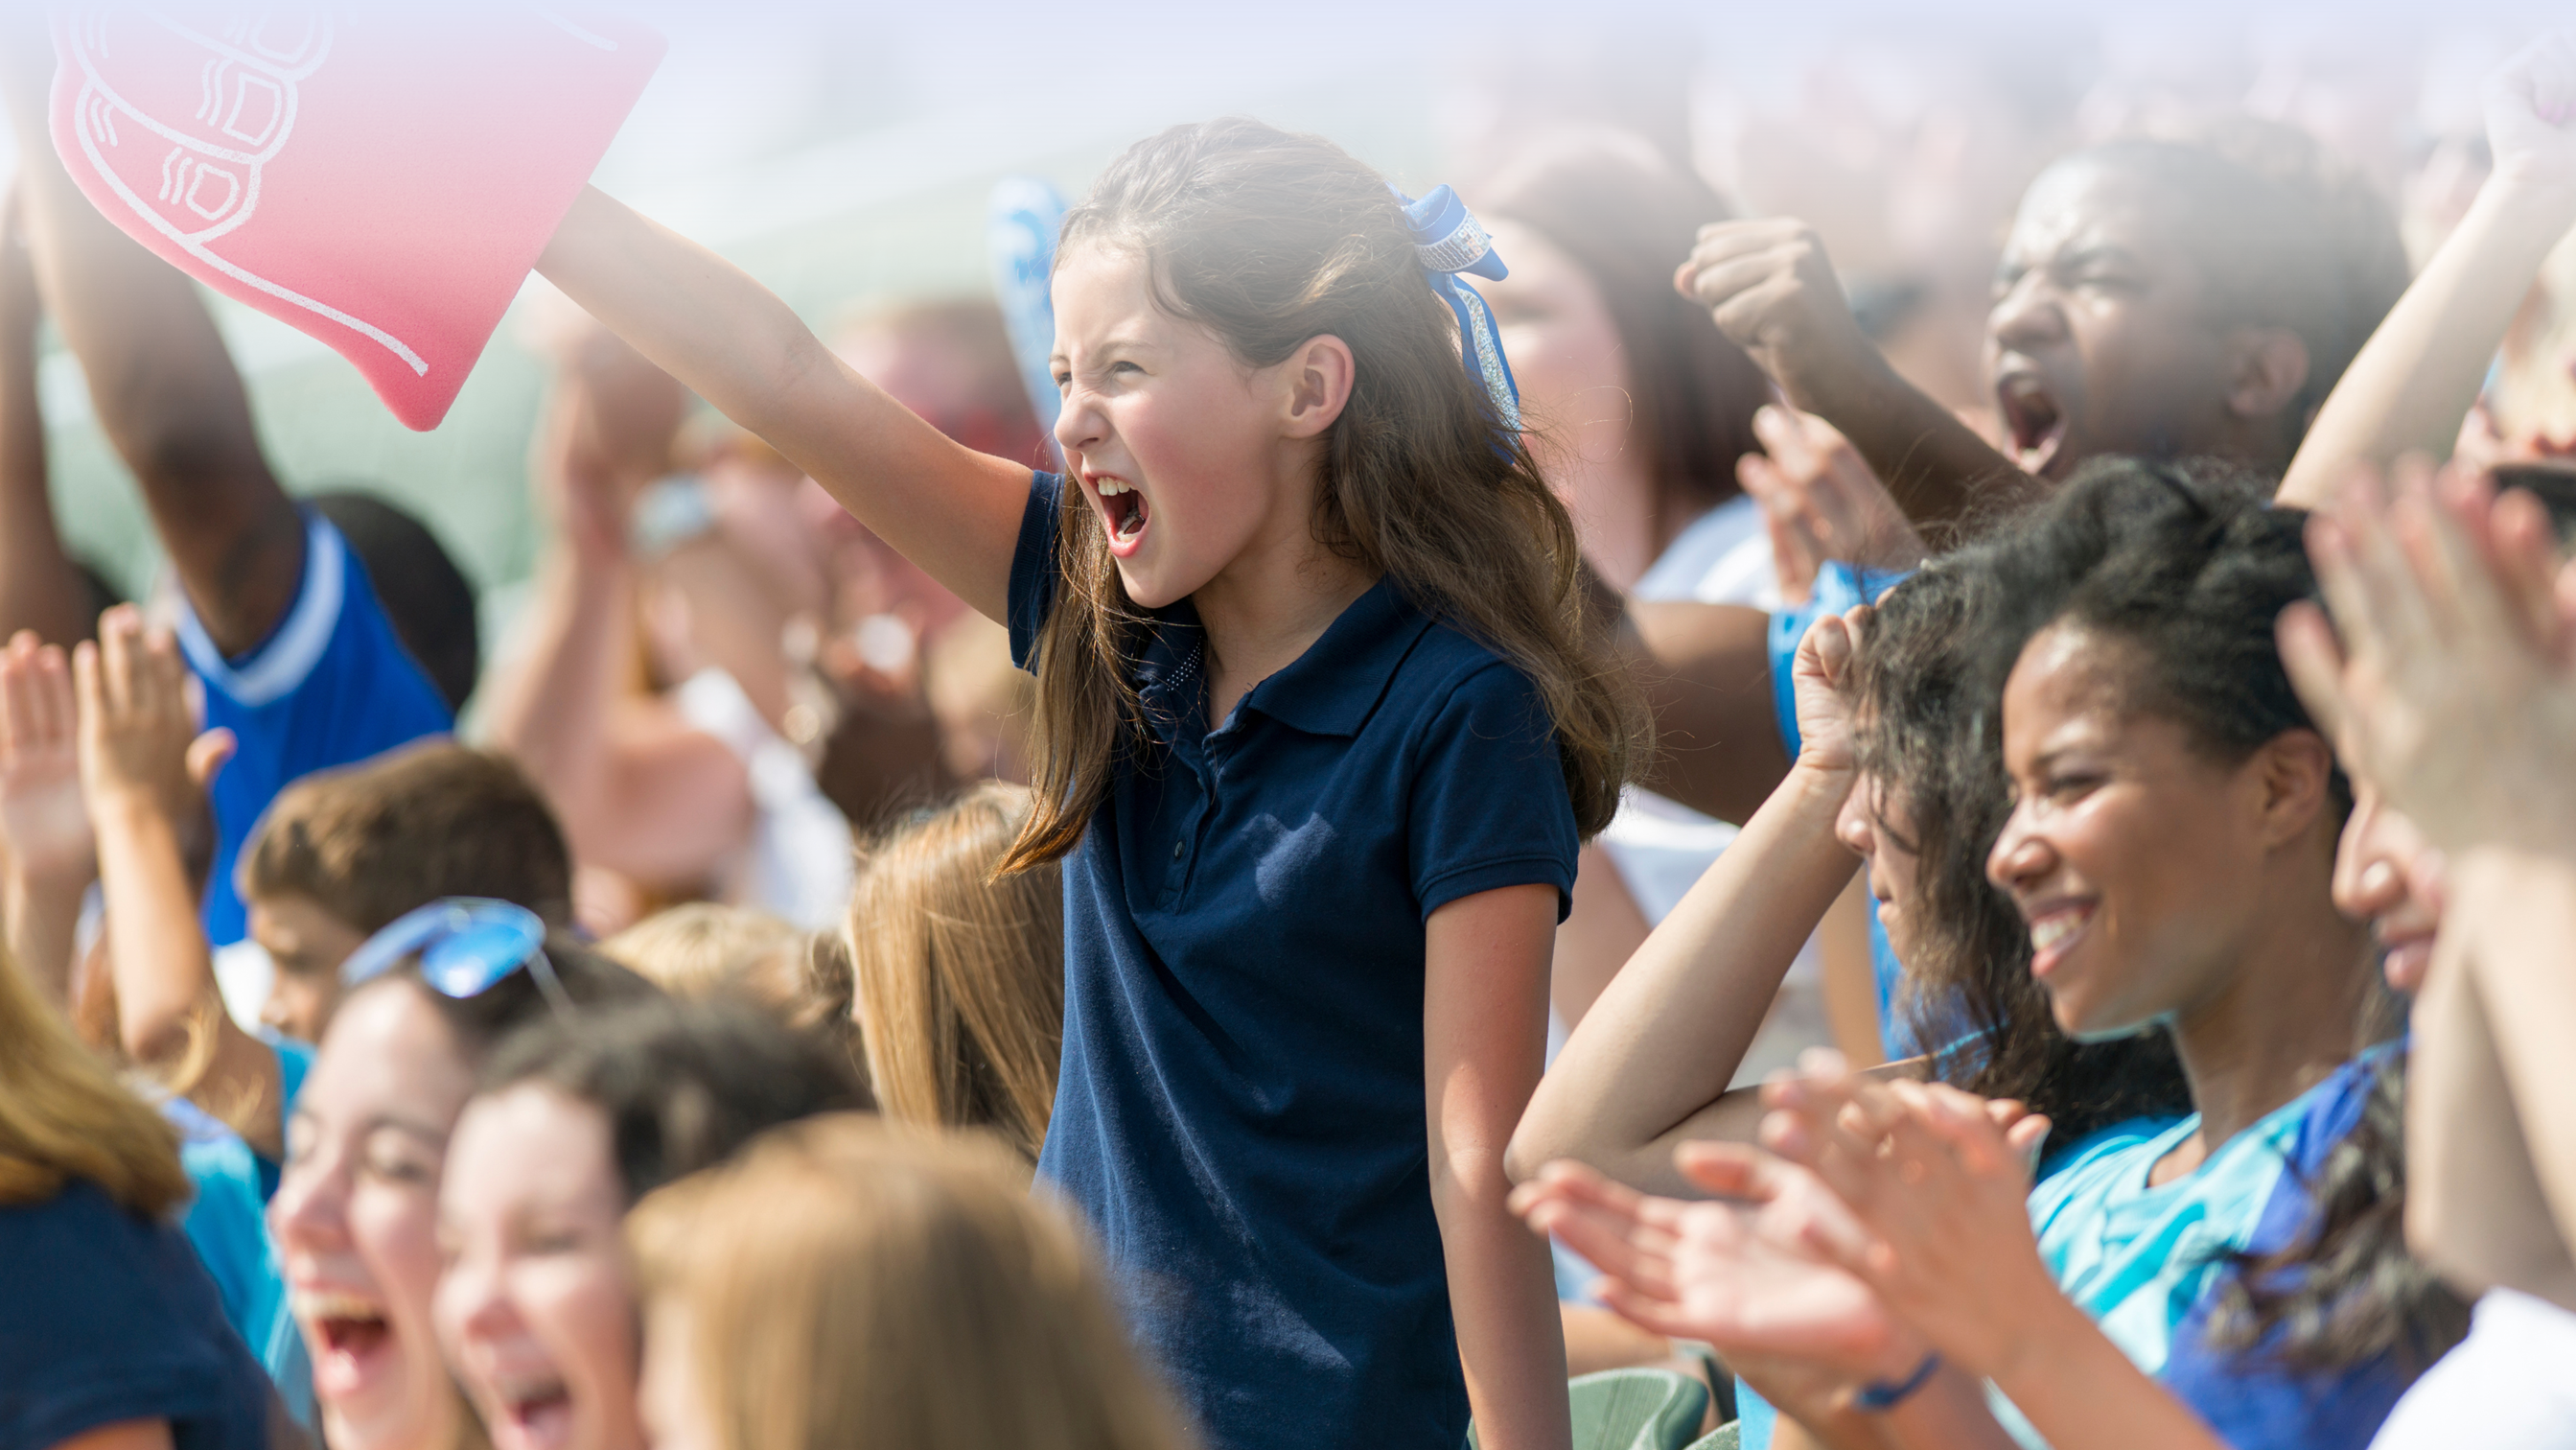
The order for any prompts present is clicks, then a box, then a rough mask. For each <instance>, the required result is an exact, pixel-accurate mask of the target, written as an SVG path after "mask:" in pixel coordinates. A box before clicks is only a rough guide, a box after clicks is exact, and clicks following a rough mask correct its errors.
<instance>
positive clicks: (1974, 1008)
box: [1856, 555, 2191, 1143]
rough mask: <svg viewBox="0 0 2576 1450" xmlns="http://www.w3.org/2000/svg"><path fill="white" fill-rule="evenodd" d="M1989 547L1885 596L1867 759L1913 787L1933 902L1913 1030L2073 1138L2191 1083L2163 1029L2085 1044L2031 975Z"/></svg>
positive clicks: (1956, 1070) (1913, 988) (1921, 873)
mask: <svg viewBox="0 0 2576 1450" xmlns="http://www.w3.org/2000/svg"><path fill="white" fill-rule="evenodd" d="M1980 563H1981V561H1980V560H1979V559H1978V558H1977V557H1976V556H1974V555H1969V556H1967V557H1953V558H1951V559H1947V560H1943V561H1940V562H1936V563H1934V564H1931V565H1929V566H1927V567H1925V568H1924V569H1923V570H1922V571H1921V572H1920V573H1917V574H1915V575H1914V576H1913V577H1912V578H1910V579H1907V580H1906V581H1905V582H1904V583H1902V584H1899V585H1897V586H1896V588H1894V589H1893V590H1891V591H1889V592H1888V594H1887V595H1886V597H1884V598H1883V599H1881V600H1880V601H1879V605H1878V609H1877V610H1876V612H1875V614H1874V615H1873V617H1872V619H1871V621H1870V627H1869V631H1868V634H1867V638H1866V641H1865V644H1864V647H1863V648H1862V650H1861V652H1860V655H1859V657H1858V659H1857V661H1856V664H1857V666H1858V675H1857V687H1858V697H1859V703H1860V723H1861V729H1860V732H1859V749H1860V759H1861V764H1862V765H1863V766H1864V767H1865V768H1866V770H1867V771H1868V773H1869V775H1870V777H1871V778H1872V779H1873V780H1875V781H1879V782H1884V783H1887V785H1888V786H1889V787H1890V788H1893V789H1895V790H1899V791H1901V792H1902V793H1903V796H1904V799H1905V802H1906V807H1907V809H1906V811H1905V814H1906V816H1907V818H1908V820H1907V823H1906V825H1905V827H1904V829H1903V830H1901V831H1900V830H1898V829H1896V828H1894V826H1893V825H1892V823H1889V822H1885V821H1882V822H1881V823H1880V825H1879V827H1878V829H1879V831H1880V832H1881V834H1883V835H1885V836H1887V837H1889V838H1890V839H1892V840H1894V841H1895V842H1896V843H1897V844H1898V845H1900V846H1902V847H1903V848H1905V849H1906V850H1908V851H1909V852H1911V853H1912V854H1913V855H1914V857H1915V880H1916V893H1917V896H1918V898H1919V900H1920V901H1921V903H1922V905H1921V907H1920V910H1919V912H1918V928H1917V930H1916V932H1915V934H1914V940H1913V941H1912V942H1910V943H1909V944H1908V953H1907V958H1906V963H1905V982H1904V988H1903V992H1902V995H1901V996H1900V998H1899V1001H1898V1005H1899V1010H1900V1011H1901V1013H1902V1014H1903V1017H1904V1021H1905V1024H1906V1028H1907V1030H1908V1031H1909V1032H1910V1034H1911V1035H1912V1037H1913V1039H1914V1040H1915V1041H1916V1042H1917V1043H1919V1044H1921V1045H1923V1046H1924V1047H1925V1048H1927V1049H1929V1050H1930V1051H1931V1052H1932V1053H1933V1061H1934V1071H1935V1072H1936V1074H1937V1075H1938V1076H1939V1077H1940V1078H1941V1079H1942V1080H1943V1081H1945V1082H1948V1083H1950V1084H1952V1085H1953V1086H1956V1087H1960V1088H1964V1089H1966V1090H1967V1091H1969V1092H1973V1093H1976V1094H1978V1095H1979V1096H1982V1097H1989V1098H2018V1099H2020V1100H2021V1101H2023V1102H2025V1103H2027V1104H2029V1105H2030V1107H2031V1109H2032V1110H2033V1111H2035V1112H2041V1113H2046V1114H2047V1115H2048V1117H2049V1119H2050V1120H2051V1122H2052V1123H2053V1124H2054V1128H2053V1130H2052V1137H2053V1139H2054V1140H2055V1141H2057V1142H2059V1143H2070V1142H2074V1141H2076V1140H2078V1139H2081V1138H2083V1137H2084V1136H2085V1135H2087V1134H2090V1133H2092V1132H2094V1131H2095V1130H2097V1129H2100V1128H2105V1127H2108V1126H2110V1125H2111V1124H2113V1123H2118V1122H2123V1121H2126V1120H2128V1119H2131V1118H2138V1117H2148V1116H2157V1115H2165V1116H2180V1115H2181V1114H2184V1113H2187V1112H2189V1111H2191V1092H2190V1088H2189V1087H2188V1085H2187V1084H2186V1083H2185V1082H2184V1081H2183V1075H2182V1064H2181V1063H2180V1062H2179V1061H2178V1060H2177V1059H2176V1058H2175V1057H2174V1050H2173V1041H2172V1039H2171V1038H2170V1037H2169V1036H2167V1035H2166V1033H2165V1032H2164V1031H2163V1030H2162V1029H2161V1028H2159V1029H2157V1030H2155V1031H2153V1032H2150V1033H2145V1034H2141V1035H2139V1036H2135V1037H2127V1038H2121V1039H2119V1040H2117V1041H2111V1042H2096V1043H2078V1042H2076V1041H2075V1040H2074V1039H2072V1038H2070V1037H2068V1036H2067V1035H2066V1034H2065V1032H2063V1031H2061V1030H2060V1029H2059V1028H2058V1025H2057V1021H2056V1019H2055V1018H2054V1017H2053V1016H2051V1015H2050V1013H2049V1009H2048V998H2047V995H2046V994H2045V993H2044V992H2042V991H2041V990H2040V986H2039V984H2038V983H2037V982H2036V981H2034V980H2032V978H2031V974H2030V959H2031V948H2030V930H2029V928H2028V927H2027V926H2026V925H2024V923H2023V922H2022V919H2021V913H2020V912H2018V911H2017V910H2015V909H2014V908H2013V905H2012V903H2011V902H2010V901H2009V900H2007V899H2006V898H2005V896H2004V894H2003V893H2002V892H2000V891H1998V890H1996V889H1995V886H1994V883H1992V882H1990V881H1988V880H1987V879H1986V854H1987V853H1988V852H1989V851H1991V850H1992V849H1993V848H1994V843H1995V838H1996V837H1997V836H1999V835H2000V834H2002V832H2003V825H2004V818H2005V817H2006V815H2008V814H2009V813H2010V802H2009V801H2008V800H2007V798H2006V794H2005V791H2004V788H2003V760H2002V754H2001V749H2000V746H1999V744H1998V741H1997V737H1996V734H1995V732H1994V731H1993V730H1991V729H1989V728H1987V726H1988V722H1989V721H1990V720H1991V718H1992V716H1993V713H1994V712H1993V710H1992V708H1991V705H1990V703H1989V702H1988V701H1986V700H1984V699H1982V698H1980V697H1979V695H1978V694H1977V691H1976V683H1975V672H1974V670H1973V668H1972V663H1973V659H1974V656H1975V653H1976V651H1977V649H1978V648H1979V643H1980V640H1981V638H1982V637H1983V635H1984V633H1985V631H1986V630H1987V629H1988V628H1990V627H1991V616H1992V615H1994V614H1995V613H1996V607H1995V606H1996V600H1995V595H1994V585H1993V580H1992V577H1991V575H1990V573H1989V572H1988V571H1986V570H1985V569H1983V568H1981V567H1980Z"/></svg>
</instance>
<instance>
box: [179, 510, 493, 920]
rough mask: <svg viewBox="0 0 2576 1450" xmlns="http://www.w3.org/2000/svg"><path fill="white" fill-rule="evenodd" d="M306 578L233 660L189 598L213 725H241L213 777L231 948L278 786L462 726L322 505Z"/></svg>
mask: <svg viewBox="0 0 2576 1450" xmlns="http://www.w3.org/2000/svg"><path fill="white" fill-rule="evenodd" d="M304 529H305V532H304V578H303V579H302V580H301V581H300V582H299V583H298V585H297V586H296V592H295V603H294V604H293V605H292V606H290V607H289V608H288V609H287V611H286V617H285V618H284V619H282V620H280V621H279V622H278V625H277V628H276V629H274V630H272V631H270V633H269V636H268V638H267V639H265V640H263V641H261V642H260V644H259V646H258V647H257V648H255V649H253V650H252V651H251V652H250V653H249V654H246V655H242V656H239V657H237V658H229V659H228V658H226V657H225V656H224V654H223V652H222V651H221V650H218V649H217V648H216V647H215V642H214V639H213V638H212V637H211V636H209V635H208V634H207V633H206V629H205V626H204V625H203V624H202V623H200V622H199V621H198V619H197V615H196V611H195V610H194V609H193V608H190V607H188V605H187V604H186V602H185V601H184V600H183V601H182V602H181V606H180V613H179V646H180V649H181V651H182V652H183V653H184V654H185V655H186V656H187V659H188V668H189V669H190V670H192V671H194V672H195V673H196V676H197V678H198V679H200V680H202V681H204V682H205V687H206V728H208V729H210V730H211V729H216V728H219V727H220V728H222V729H227V730H230V731H232V732H233V737H234V739H235V741H236V742H237V744H236V747H235V749H234V751H233V758H232V759H231V760H230V761H227V762H226V763H225V765H224V768H223V769H222V770H221V771H219V772H217V773H216V775H215V784H214V789H213V790H212V791H211V792H210V794H211V796H212V797H213V805H214V813H215V865H214V875H213V878H212V879H211V880H209V881H208V882H207V883H206V904H205V923H206V937H207V939H208V940H209V941H211V942H213V943H214V944H215V945H216V946H218V947H222V946H229V945H231V944H232V943H234V942H237V941H239V940H241V939H242V936H243V934H244V933H245V931H246V930H247V929H248V927H247V922H246V920H245V913H244V910H243V906H242V900H241V895H240V893H239V891H238V889H237V888H236V885H235V882H234V880H233V866H234V863H235V862H237V861H238V860H239V859H240V858H241V849H242V846H243V844H244V843H245V842H247V841H248V840H249V839H250V833H251V831H252V829H253V828H254V827H255V826H256V825H257V824H258V822H259V817H260V813H261V812H263V811H265V810H267V809H268V803H269V802H270V801H271V800H273V799H275V798H276V796H277V793H278V792H279V791H281V790H284V789H285V788H286V787H287V786H289V785H292V784H293V783H295V782H296V781H297V780H299V779H301V778H303V777H304V776H307V775H310V774H312V773H313V772H315V771H317V770H328V769H330V768H331V767H333V766H337V765H351V764H355V763H356V762H358V761H361V760H366V759H368V758H370V757H372V756H377V755H381V754H383V753H384V752H386V751H388V750H391V749H393V748H395V747H396V746H399V745H408V744H410V743H411V742H413V741H415V740H419V739H423V738H425V737H428V736H433V735H443V734H445V733H447V732H448V731H449V730H451V729H453V728H455V724H456V720H455V716H454V715H453V713H451V712H450V711H449V710H448V708H447V700H446V697H444V696H442V695H441V694H439V692H438V686H437V685H435V684H433V683H431V681H430V678H429V674H428V672H427V671H425V670H423V669H422V668H421V667H420V664H419V662H418V661H416V660H414V659H413V658H412V657H411V653H410V651H408V650H406V649H404V648H403V643H402V640H401V639H400V638H399V637H398V636H397V635H396V634H395V633H394V627H393V622H392V621H391V620H388V619H387V618H385V611H384V606H383V605H382V604H381V603H379V602H378V601H377V599H376V589H375V585H374V584H373V583H372V582H370V581H369V580H368V578H367V569H366V566H365V565H364V564H362V563H360V562H359V561H358V556H357V555H356V553H354V552H353V551H352V550H351V549H350V548H349V546H348V542H347V541H346V540H345V539H343V538H341V536H340V531H339V530H338V529H336V528H333V527H332V526H331V523H330V521H329V520H327V519H325V518H323V517H322V516H321V515H320V514H316V513H307V514H306V515H305V520H304Z"/></svg>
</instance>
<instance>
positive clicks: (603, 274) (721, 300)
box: [537, 188, 1029, 620]
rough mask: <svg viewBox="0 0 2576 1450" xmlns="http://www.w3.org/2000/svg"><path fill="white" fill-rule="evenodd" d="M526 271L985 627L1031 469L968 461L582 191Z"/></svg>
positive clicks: (767, 304)
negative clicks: (775, 456)
mask: <svg viewBox="0 0 2576 1450" xmlns="http://www.w3.org/2000/svg"><path fill="white" fill-rule="evenodd" d="M537 270H538V271H540V272H542V273H544V274H545V276H546V278H547V279H548V280H550V281H552V282H553V283H554V284H555V285H556V286H558V287H561V288H562V289H563V290H564V291H565V293H566V294H568V295H569V296H571V298H572V300H573V301H575V302H577V303H579V304H581V306H582V307H583V308H584V309H585V310H587V311H588V312H589V313H590V314H591V316H593V317H596V318H598V319H599V320H600V321H601V322H602V323H605V324H606V325H607V326H608V328H609V329H610V330H611V331H613V332H615V333H617V335H619V336H620V337H623V338H625V339H626V340H627V341H628V342H629V343H632V344H633V345H634V346H635V348H636V350H637V351H639V352H641V353H643V354H644V355H645V356H646V357H648V358H650V359H652V360H653V361H654V362H655V363H656V364H658V365H659V366H660V367H661V368H662V369H663V370H664V371H665V372H668V373H670V374H671V375H672V376H673V377H675V378H678V379H679V380H680V381H681V382H683V383H685V384H687V385H688V386H689V387H690V388H692V389H694V390H696V392H697V394H698V396H700V397H702V398H704V399H706V400H707V401H708V402H710V403H713V404H714V405H715V406H716V407H717V408H718V409H719V410H721V411H722V412H723V413H724V415H725V416H726V417H729V418H731V419H733V420H734V421H735V422H737V423H740V424H741V425H742V426H744V427H745V428H748V429H750V430H751V431H752V432H754V433H757V434H759V435H760V436H761V437H762V438H765V439H767V440H768V441H769V444H770V446H771V447H774V448H776V449H777V450H778V451H779V452H780V453H782V454H784V455H786V457H787V458H788V460H789V461H791V462H793V463H794V464H795V465H796V466H797V467H799V468H802V469H804V470H805V471H806V472H807V473H809V474H811V475H813V477H814V481H815V482H817V483H820V484H821V485H823V487H824V489H825V490H827V491H828V492H829V493H830V494H831V495H832V497H834V498H835V499H838V500H839V501H840V503H841V506H842V507H843V508H846V509H848V510H849V511H850V512H851V513H852V514H853V515H855V516H856V517H857V518H858V520H859V522H861V523H863V524H865V525H867V526H868V527H869V528H870V529H872V530H874V531H875V532H876V533H877V535H878V536H879V537H881V538H883V539H884V540H885V541H886V542H888V543H890V544H892V545H894V547H895V548H896V549H897V550H899V551H901V552H902V553H903V555H904V556H905V557H906V558H909V559H911V560H912V561H913V562H914V563H916V564H919V565H920V566H921V567H922V568H924V569H926V570H928V571H929V572H930V575H931V577H933V578H935V579H937V580H938V581H939V582H940V583H942V584H944V585H946V586H947V587H948V588H949V589H950V590H952V591H954V592H955V593H956V594H957V596H958V597H959V598H961V599H964V600H965V601H966V602H967V603H969V604H971V605H973V606H975V608H976V609H978V610H981V611H982V612H983V613H984V614H986V615H988V616H990V617H991V618H993V619H996V620H999V619H1003V618H1004V617H1005V616H1006V614H1007V612H1008V604H1009V594H1010V578H1011V554H1012V551H1013V548H1014V547H1015V545H1016V543H1017V541H1018V538H1019V528H1020V516H1021V513H1022V511H1023V509H1024V508H1025V506H1026V504H1027V502H1028V496H1029V465H1028V464H1027V463H1026V462H1016V463H1015V462H1011V461H1009V460H1006V459H1000V458H994V457H991V456H989V455H986V454H982V453H977V452H975V451H974V450H973V449H971V448H967V447H965V446H964V445H962V444H959V443H955V442H952V441H950V440H949V439H948V438H947V437H945V436H944V435H942V434H941V433H940V432H939V431H938V430H937V429H935V428H933V427H931V426H930V425H929V424H928V423H925V422H923V421H922V420H921V419H920V418H919V417H917V416H915V415H914V414H913V413H912V412H911V411H910V410H908V409H906V408H905V407H904V406H903V405H902V404H900V403H897V402H896V401H895V400H894V399H892V398H889V397H887V396H886V395H885V394H884V393H883V392H881V391H879V390H878V389H877V387H876V385H875V384H873V383H870V382H869V381H868V380H867V379H865V378H863V377H860V376H859V375H858V374H857V373H856V372H854V371H852V370H851V368H850V366H849V365H848V364H847V363H844V362H842V361H841V360H840V359H839V358H838V357H835V356H834V355H833V354H832V351H831V349H829V348H827V347H825V346H824V345H823V344H822V342H821V340H819V339H818V338H816V337H815V336H814V334H813V333H812V332H811V331H810V330H808V329H807V328H806V326H805V324H804V322H803V321H802V320H801V319H799V318H798V317H797V316H796V314H795V313H794V312H793V311H791V310H789V308H788V306H787V304H786V303H784V302H782V301H780V300H779V299H778V297H777V296H776V295H775V294H773V293H772V292H770V291H769V289H767V288H765V287H763V286H761V285H760V284H759V283H758V282H755V281H753V280H752V279H751V278H750V277H749V276H748V275H746V274H745V273H744V272H743V271H742V270H741V269H740V268H738V267H736V266H734V265H733V264H732V263H730V262H727V261H725V260H724V259H723V258H721V257H718V256H717V255H715V254H714V253H713V252H710V251H708V250H707V249H706V248H704V247H701V246H699V245H698V244H697V243H695V242H692V241H690V240H688V239H687V238H685V237H683V236H681V235H679V234H678V233H676V232H673V231H671V230H670V229H668V228H666V227H663V226H660V225H657V224H656V223H654V222H652V221H649V220H647V219H646V218H644V217H642V216H640V215H638V214H637V213H636V212H635V211H633V210H632V209H631V208H629V207H627V206H626V205H624V204H623V203H621V202H618V201H616V200H614V199H612V198H611V197H609V196H607V195H606V194H604V193H602V192H600V191H599V190H597V189H596V188H584V190H583V191H582V194H581V196H580V198H579V199H578V200H576V201H575V202H574V203H573V207H572V211H571V212H570V213H569V214H568V215H566V216H565V217H564V221H563V225H562V226H561V227H560V228H558V229H557V230H556V232H555V237H554V240H553V241H552V242H551V243H549V244H548V245H547V247H546V252H545V255H544V256H543V257H541V258H539V259H538V262H537Z"/></svg>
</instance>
